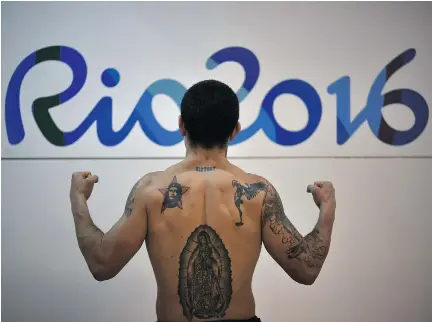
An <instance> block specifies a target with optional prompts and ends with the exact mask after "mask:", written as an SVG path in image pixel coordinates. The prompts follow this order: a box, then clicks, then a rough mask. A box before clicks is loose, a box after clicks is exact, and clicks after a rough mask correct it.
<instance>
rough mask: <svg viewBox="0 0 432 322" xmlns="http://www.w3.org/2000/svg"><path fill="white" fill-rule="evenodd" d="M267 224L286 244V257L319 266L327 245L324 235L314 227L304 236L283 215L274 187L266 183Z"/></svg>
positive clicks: (322, 260)
mask: <svg viewBox="0 0 432 322" xmlns="http://www.w3.org/2000/svg"><path fill="white" fill-rule="evenodd" d="M266 224H268V225H269V228H270V230H271V231H272V233H273V234H275V235H279V236H281V238H282V243H283V244H286V245H287V250H286V252H285V254H286V255H287V258H288V259H297V260H300V261H302V262H304V263H305V264H306V265H307V266H309V267H317V268H320V267H321V266H322V265H323V262H324V259H325V257H326V256H327V252H328V246H327V245H326V243H325V239H326V238H325V237H324V236H322V235H321V234H320V232H319V231H318V230H317V229H314V230H313V231H312V232H311V233H310V234H308V235H306V236H305V237H304V238H303V237H302V235H301V234H300V233H299V232H298V231H297V229H296V228H295V227H294V225H293V224H292V223H291V222H290V221H289V219H288V218H287V217H286V216H285V213H284V209H283V205H282V201H281V199H280V197H279V194H278V192H277V191H276V189H275V188H274V187H273V186H272V185H271V184H268V185H267V193H266V196H265V199H264V203H263V227H264V226H265V225H266Z"/></svg>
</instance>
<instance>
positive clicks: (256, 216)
mask: <svg viewBox="0 0 432 322" xmlns="http://www.w3.org/2000/svg"><path fill="white" fill-rule="evenodd" d="M257 179H258V178H256V177H255V176H253V175H250V174H247V173H245V172H244V171H242V170H241V169H239V168H237V167H235V166H233V165H231V164H230V163H228V162H226V164H224V165H222V166H221V165H215V164H199V163H197V162H187V161H186V162H181V163H179V164H177V165H175V166H173V167H171V168H169V169H168V170H166V171H164V172H158V173H155V174H152V175H151V179H150V180H149V181H148V182H147V183H146V188H145V189H143V190H142V192H143V193H144V194H145V196H144V197H143V198H147V200H148V204H149V206H148V208H147V216H148V227H147V232H148V233H147V238H146V245H147V251H148V253H149V257H150V260H151V263H152V265H153V270H154V272H155V276H156V281H157V285H158V300H157V315H158V318H159V319H160V320H161V321H183V320H185V321H187V319H192V318H198V319H207V320H208V319H221V318H224V319H246V318H250V317H253V316H254V315H255V303H254V298H253V295H252V288H251V282H252V275H253V272H254V269H255V266H256V263H257V260H258V257H259V254H260V250H261V205H262V202H263V198H264V195H265V184H264V182H262V181H261V182H260V181H259V180H257ZM146 204H147V203H146Z"/></svg>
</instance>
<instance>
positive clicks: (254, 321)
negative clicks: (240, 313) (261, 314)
mask: <svg viewBox="0 0 432 322" xmlns="http://www.w3.org/2000/svg"><path fill="white" fill-rule="evenodd" d="M212 322H261V320H260V319H259V318H258V317H257V316H254V317H253V318H250V319H245V320H217V321H212Z"/></svg>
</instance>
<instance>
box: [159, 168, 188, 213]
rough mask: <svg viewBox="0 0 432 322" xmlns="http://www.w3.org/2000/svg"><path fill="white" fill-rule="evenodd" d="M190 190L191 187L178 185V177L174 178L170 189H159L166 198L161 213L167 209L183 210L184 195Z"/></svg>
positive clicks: (169, 186)
mask: <svg viewBox="0 0 432 322" xmlns="http://www.w3.org/2000/svg"><path fill="white" fill-rule="evenodd" d="M189 188H190V187H186V186H182V185H181V184H180V183H178V181H177V177H176V176H174V178H173V179H172V180H171V183H170V184H169V185H168V187H166V188H161V189H158V190H159V191H160V193H161V194H162V195H163V196H164V199H163V202H162V209H161V213H163V212H164V210H165V209H167V208H180V209H183V200H182V199H183V194H185V193H186V191H188V190H189Z"/></svg>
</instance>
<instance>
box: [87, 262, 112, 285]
mask: <svg viewBox="0 0 432 322" xmlns="http://www.w3.org/2000/svg"><path fill="white" fill-rule="evenodd" d="M89 270H90V273H91V274H92V276H93V278H94V279H95V280H96V281H98V282H103V281H108V280H110V279H112V278H114V277H115V276H116V275H117V274H118V273H119V270H116V269H114V268H113V267H109V266H108V265H93V266H91V267H89Z"/></svg>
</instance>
